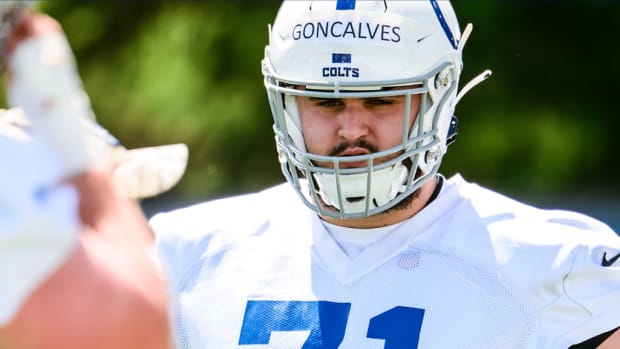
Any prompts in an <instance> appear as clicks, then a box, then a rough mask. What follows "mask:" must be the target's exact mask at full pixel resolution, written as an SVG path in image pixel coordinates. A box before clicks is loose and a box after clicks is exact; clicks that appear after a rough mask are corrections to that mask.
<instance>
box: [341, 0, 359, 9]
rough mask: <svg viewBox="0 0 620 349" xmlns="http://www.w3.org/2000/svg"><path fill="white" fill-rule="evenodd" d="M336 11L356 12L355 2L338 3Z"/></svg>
mask: <svg viewBox="0 0 620 349" xmlns="http://www.w3.org/2000/svg"><path fill="white" fill-rule="evenodd" d="M336 10H355V0H338V1H336Z"/></svg>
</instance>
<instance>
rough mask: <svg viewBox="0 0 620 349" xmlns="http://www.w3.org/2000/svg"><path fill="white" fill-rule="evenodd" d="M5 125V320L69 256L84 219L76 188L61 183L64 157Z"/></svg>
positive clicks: (1, 290)
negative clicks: (10, 130)
mask: <svg viewBox="0 0 620 349" xmlns="http://www.w3.org/2000/svg"><path fill="white" fill-rule="evenodd" d="M2 127H3V126H2V125H0V159H2V163H3V165H2V170H0V285H1V286H0V326H2V325H3V324H6V323H8V322H9V321H10V320H11V318H12V317H13V316H14V315H15V313H16V312H17V311H18V310H19V308H20V306H21V305H22V304H23V302H24V301H25V300H26V299H27V298H28V296H29V295H30V294H31V293H32V291H34V289H36V287H37V286H38V285H40V284H41V282H42V281H43V280H45V279H46V278H47V277H48V276H49V275H50V274H51V273H52V272H53V271H54V270H55V269H56V268H57V267H58V266H59V265H60V264H61V263H62V262H63V261H64V260H65V258H66V256H68V254H69V253H70V252H71V251H72V250H73V248H74V246H75V244H76V241H77V232H78V228H79V219H78V217H77V203H78V200H77V195H76V192H75V190H74V189H73V188H70V187H67V186H64V187H60V186H58V180H59V173H60V172H59V169H60V168H59V161H58V159H57V158H56V157H55V155H54V154H52V153H50V151H49V150H48V149H47V148H45V147H44V146H43V145H42V144H40V143H38V142H37V141H35V140H31V141H25V140H19V137H15V135H8V136H7V134H9V133H8V132H6V133H5V132H4V131H6V130H5V129H4V128H2Z"/></svg>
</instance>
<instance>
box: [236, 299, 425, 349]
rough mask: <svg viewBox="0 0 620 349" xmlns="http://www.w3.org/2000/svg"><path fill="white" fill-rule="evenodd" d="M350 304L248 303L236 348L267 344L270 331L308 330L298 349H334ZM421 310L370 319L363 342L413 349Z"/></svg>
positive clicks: (400, 309)
mask: <svg viewBox="0 0 620 349" xmlns="http://www.w3.org/2000/svg"><path fill="white" fill-rule="evenodd" d="M350 309H351V303H336V302H328V301H265V300H263V301H248V303H247V305H246V308H245V315H244V317H243V325H242V327H241V335H240V337H239V345H249V344H269V338H270V336H271V332H273V331H303V330H310V335H309V336H308V339H306V341H305V343H304V345H303V346H302V348H301V349H315V348H316V349H318V348H321V349H337V348H338V346H339V345H340V343H342V340H343V338H344V333H345V330H346V326H347V320H348V317H349V310H350ZM423 318H424V309H419V308H410V307H400V306H399V307H394V308H392V309H389V310H387V311H385V312H383V313H381V314H379V315H377V316H374V317H372V318H371V319H370V321H369V323H368V332H367V333H366V337H367V338H375V339H383V340H385V345H384V349H405V348H407V349H415V348H417V347H418V341H419V339H420V329H421V327H422V320H423Z"/></svg>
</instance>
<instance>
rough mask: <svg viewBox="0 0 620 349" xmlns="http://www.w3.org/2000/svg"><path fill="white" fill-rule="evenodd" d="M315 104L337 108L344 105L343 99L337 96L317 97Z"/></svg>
mask: <svg viewBox="0 0 620 349" xmlns="http://www.w3.org/2000/svg"><path fill="white" fill-rule="evenodd" d="M314 105H316V106H318V107H322V108H335V107H340V106H342V105H343V102H342V100H341V99H337V98H326V99H317V100H315V101H314Z"/></svg>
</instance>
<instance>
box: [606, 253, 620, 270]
mask: <svg viewBox="0 0 620 349" xmlns="http://www.w3.org/2000/svg"><path fill="white" fill-rule="evenodd" d="M618 258H620V253H617V254H616V255H615V256H613V257H611V258H610V259H607V252H605V253H603V261H602V262H601V265H602V266H604V267H611V266H612V265H613V264H614V263H616V261H617V260H618Z"/></svg>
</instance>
